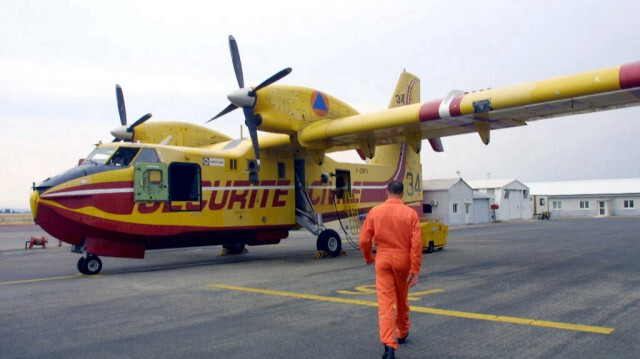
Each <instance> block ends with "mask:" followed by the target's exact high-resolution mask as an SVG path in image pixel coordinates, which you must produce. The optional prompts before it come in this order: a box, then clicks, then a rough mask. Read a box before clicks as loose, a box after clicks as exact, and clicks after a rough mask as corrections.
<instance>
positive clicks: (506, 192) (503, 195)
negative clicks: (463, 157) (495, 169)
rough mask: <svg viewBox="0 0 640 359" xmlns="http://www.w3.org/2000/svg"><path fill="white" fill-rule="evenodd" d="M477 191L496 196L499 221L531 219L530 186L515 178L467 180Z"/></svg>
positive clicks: (496, 213) (497, 218)
mask: <svg viewBox="0 0 640 359" xmlns="http://www.w3.org/2000/svg"><path fill="white" fill-rule="evenodd" d="M467 183H468V184H469V186H471V188H473V190H474V191H475V192H479V193H484V194H486V195H492V196H495V204H497V205H498V209H496V210H495V216H496V220H497V221H508V220H511V219H530V218H531V217H532V216H533V208H532V205H531V199H530V196H529V187H527V186H525V185H524V184H523V183H521V182H520V181H517V180H515V179H495V180H494V179H491V180H474V181H471V180H470V181H467Z"/></svg>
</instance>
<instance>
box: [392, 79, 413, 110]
mask: <svg viewBox="0 0 640 359" xmlns="http://www.w3.org/2000/svg"><path fill="white" fill-rule="evenodd" d="M412 103H420V79H419V78H418V77H416V76H415V75H413V74H411V73H409V72H407V71H402V73H401V74H400V78H399V79H398V84H397V85H396V89H395V91H393V95H392V96H391V101H389V108H394V107H400V106H405V105H409V104H412Z"/></svg>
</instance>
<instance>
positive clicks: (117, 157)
mask: <svg viewBox="0 0 640 359" xmlns="http://www.w3.org/2000/svg"><path fill="white" fill-rule="evenodd" d="M139 151H140V148H139V147H120V148H118V150H117V151H116V153H114V154H113V156H111V158H110V159H109V161H107V163H106V164H107V165H109V166H123V167H126V166H129V165H130V164H131V162H133V159H134V158H135V157H136V155H137V154H138V152H139Z"/></svg>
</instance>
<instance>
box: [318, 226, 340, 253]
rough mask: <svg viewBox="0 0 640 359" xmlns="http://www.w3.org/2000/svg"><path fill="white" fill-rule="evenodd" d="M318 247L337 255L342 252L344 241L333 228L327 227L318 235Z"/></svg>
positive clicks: (320, 249)
mask: <svg viewBox="0 0 640 359" xmlns="http://www.w3.org/2000/svg"><path fill="white" fill-rule="evenodd" d="M316 248H317V249H318V250H319V251H325V252H327V253H329V255H330V256H332V257H337V256H339V255H340V253H341V252H342V241H341V240H340V236H339V235H338V233H337V232H336V231H334V230H333V229H325V230H324V231H322V232H320V234H319V235H318V240H317V241H316Z"/></svg>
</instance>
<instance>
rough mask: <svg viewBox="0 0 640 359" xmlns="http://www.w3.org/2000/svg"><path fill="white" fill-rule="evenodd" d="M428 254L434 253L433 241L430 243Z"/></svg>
mask: <svg viewBox="0 0 640 359" xmlns="http://www.w3.org/2000/svg"><path fill="white" fill-rule="evenodd" d="M427 253H433V241H429V246H427Z"/></svg>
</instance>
